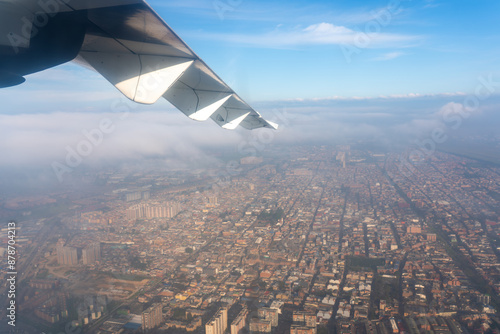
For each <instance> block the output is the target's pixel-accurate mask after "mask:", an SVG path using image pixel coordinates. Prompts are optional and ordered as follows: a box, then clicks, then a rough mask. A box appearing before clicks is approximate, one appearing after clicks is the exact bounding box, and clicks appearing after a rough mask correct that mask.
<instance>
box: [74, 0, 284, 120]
mask: <svg viewBox="0 0 500 334" xmlns="http://www.w3.org/2000/svg"><path fill="white" fill-rule="evenodd" d="M76 3H77V4H78V5H79V6H80V7H82V8H78V9H87V10H88V19H89V22H90V25H89V27H88V30H87V35H86V37H85V40H84V43H83V46H82V50H81V52H80V54H79V57H78V60H80V61H81V62H82V63H83V64H85V63H86V64H89V65H90V66H91V67H93V68H94V69H95V70H97V71H98V72H99V73H101V74H102V75H103V76H104V77H105V78H106V79H107V80H108V81H110V82H111V83H112V84H113V85H115V86H116V88H117V89H118V90H120V91H121V92H122V93H123V94H124V95H125V96H127V97H128V98H129V99H131V100H133V101H136V102H139V103H145V104H152V103H155V102H156V101H157V100H158V99H159V98H160V97H162V96H163V97H164V98H165V99H166V100H168V101H169V102H170V103H172V104H173V105H174V106H175V107H176V108H177V109H179V110H180V111H182V112H183V113H184V114H186V115H187V116H188V117H190V118H191V119H194V120H198V121H204V120H207V119H209V118H212V120H214V121H215V123H217V124H218V125H220V126H221V127H223V128H226V129H235V128H236V127H237V126H239V125H241V126H242V127H244V128H247V129H255V128H258V127H270V128H277V126H276V125H275V124H274V123H271V122H268V121H266V120H264V119H263V118H262V117H261V116H260V114H259V113H258V112H256V111H255V110H253V109H252V108H251V107H250V106H249V105H248V104H247V103H246V102H244V101H243V100H242V99H241V98H240V97H239V96H238V95H237V94H236V93H235V92H234V91H233V90H232V89H231V88H230V87H229V86H228V85H227V84H226V83H224V81H222V80H221V79H220V78H219V77H218V76H217V75H216V74H215V73H214V72H213V71H212V70H211V69H210V68H209V67H208V66H207V65H206V64H205V63H204V62H203V61H202V60H201V59H200V58H199V57H198V56H197V55H196V54H195V53H194V52H193V51H192V50H191V49H190V48H189V46H187V45H186V44H185V43H184V42H183V41H182V40H181V39H180V38H179V37H178V36H177V35H176V34H175V32H174V31H173V30H172V29H171V28H170V27H169V26H168V25H167V24H166V23H165V22H163V20H162V19H161V18H160V17H159V16H158V15H157V14H156V13H155V12H154V11H153V10H152V9H151V8H150V7H149V5H148V4H146V3H145V2H144V1H140V0H126V1H124V0H87V1H86V2H84V1H82V2H79V1H78V2H76ZM83 3H85V4H86V5H83Z"/></svg>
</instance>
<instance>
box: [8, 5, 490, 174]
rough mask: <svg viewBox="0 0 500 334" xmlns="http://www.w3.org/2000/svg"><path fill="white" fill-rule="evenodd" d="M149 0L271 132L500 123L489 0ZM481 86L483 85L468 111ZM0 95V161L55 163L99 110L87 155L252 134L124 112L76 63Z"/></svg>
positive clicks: (123, 154) (362, 133)
mask: <svg viewBox="0 0 500 334" xmlns="http://www.w3.org/2000/svg"><path fill="white" fill-rule="evenodd" d="M149 3H150V5H151V6H152V7H153V8H154V9H155V10H156V11H157V12H158V13H159V15H160V16H161V17H162V18H164V20H165V21H166V22H167V23H168V24H169V25H170V26H171V28H173V29H174V30H175V31H176V32H177V34H178V35H179V36H180V37H181V38H182V39H183V40H184V41H185V42H186V43H187V44H188V45H189V46H190V47H191V48H192V49H193V50H194V51H195V52H196V53H197V54H198V55H199V56H200V57H201V58H202V59H203V60H205V62H206V63H207V64H208V65H209V66H210V67H211V68H212V69H213V70H214V71H215V72H216V73H217V74H219V76H220V77H221V78H222V79H223V80H225V81H226V82H227V83H228V84H229V85H230V86H231V87H233V89H234V90H235V91H236V92H237V93H238V94H239V95H240V96H241V97H243V98H244V99H245V100H246V101H247V102H249V103H250V104H251V105H252V106H254V107H255V108H256V109H257V110H258V111H260V112H261V113H262V114H263V116H264V117H266V118H268V119H271V120H274V121H276V122H278V123H279V124H280V125H281V128H280V130H279V131H278V132H277V133H276V134H275V135H273V140H272V142H273V143H290V142H291V143H304V142H307V141H319V142H323V143H325V144H328V143H331V144H335V143H340V142H344V141H345V140H346V139H349V138H360V137H362V138H364V139H370V140H378V141H380V142H383V143H388V144H390V143H391V142H392V143H394V142H397V143H401V142H404V143H415V141H416V140H421V139H422V138H424V139H425V138H429V136H430V133H432V131H433V130H435V129H438V128H439V129H444V130H445V132H446V133H447V134H449V135H450V136H452V135H456V134H457V130H458V129H456V127H455V126H454V125H456V124H455V123H452V122H449V121H448V122H447V119H446V118H445V117H444V116H446V115H448V116H450V115H452V116H453V115H454V116H455V117H461V120H462V121H463V122H461V123H460V126H459V127H460V130H461V131H465V130H468V129H469V130H470V129H472V128H473V129H475V130H476V131H477V130H478V129H479V131H480V133H483V134H485V133H492V134H495V132H498V129H497V126H495V124H498V120H499V119H500V117H499V116H498V112H499V110H500V66H499V65H500V61H499V60H500V25H499V24H498V13H500V2H498V1H493V0H481V1H475V2H473V1H456V0H455V1H451V0H418V1H417V0H412V1H403V0H402V1H397V0H385V1H375V0H369V1H358V0H349V1H347V0H338V1H331V0H330V1H319V0H309V1H306V0H287V1H273V0H267V1H262V0H252V1H250V0H182V1H180V0H179V1H177V0H176V1H165V0H150V1H149ZM484 82H486V85H487V86H485V84H484ZM478 89H479V90H481V91H482V92H485V89H486V92H487V93H488V96H487V98H486V99H481V101H480V103H479V105H478V107H477V108H475V109H474V110H473V111H472V112H468V113H467V117H464V116H463V115H464V112H463V111H464V110H465V109H464V108H466V104H467V101H468V99H470V98H474V97H475V96H476V91H477V90H478ZM0 99H1V101H2V103H1V107H0V152H1V153H2V156H3V159H2V160H0V168H1V167H14V168H18V167H19V166H42V167H47V168H48V169H50V168H51V164H52V163H53V162H54V161H57V162H63V161H64V159H65V158H66V156H67V152H68V147H69V148H75V147H77V145H78V144H79V143H81V142H82V141H83V140H85V137H84V135H83V133H84V132H85V131H89V130H91V129H94V128H96V127H98V126H99V124H100V121H101V120H102V119H103V118H111V119H113V121H114V125H116V129H115V130H114V131H113V133H111V134H109V135H107V136H106V137H105V140H104V142H103V143H102V145H101V144H100V145H99V147H95V148H94V150H93V153H92V154H91V155H90V156H89V157H86V159H84V161H83V164H89V165H100V164H103V163H113V162H120V161H137V160H138V159H142V160H148V159H153V160H158V159H164V161H168V162H169V163H170V164H171V165H175V166H184V165H186V164H187V165H189V164H190V163H191V162H192V161H193V159H194V158H193V157H196V159H197V161H212V160H211V159H212V158H211V157H210V156H208V155H206V154H205V153H204V152H205V151H206V149H207V148H218V147H222V148H224V149H227V147H228V146H229V147H232V149H235V150H237V148H238V147H239V146H241V145H240V144H242V143H248V142H251V141H252V140H255V138H256V136H257V138H258V137H259V136H260V132H259V131H247V130H242V129H238V130H236V131H233V132H230V131H226V130H223V129H221V128H219V127H218V126H217V125H215V124H214V123H213V122H210V121H208V122H203V123H198V122H194V121H192V120H189V119H188V118H187V117H185V116H184V115H183V114H182V113H180V112H178V111H176V110H175V108H173V107H172V106H171V105H170V104H168V102H166V101H163V100H162V101H159V102H158V103H156V104H155V105H152V106H144V105H136V104H133V103H127V108H126V109H127V110H129V111H132V113H131V114H130V117H128V118H126V119H122V118H119V117H118V118H117V115H116V113H114V112H113V110H112V109H113V108H112V107H111V106H113V104H114V103H116V102H117V101H123V100H124V99H125V98H124V97H123V96H122V95H121V94H120V93H119V92H118V91H117V90H116V89H115V88H114V87H112V85H110V84H109V83H108V82H107V81H106V80H105V79H103V78H102V77H101V76H100V75H99V74H97V73H95V72H92V71H89V70H87V69H83V68H80V67H78V66H77V65H74V64H66V65H62V66H59V67H57V68H54V69H51V70H47V71H44V72H41V73H37V74H34V75H30V76H28V77H27V82H26V83H24V84H23V85H20V86H17V87H12V88H7V89H1V90H0ZM448 120H449V118H448ZM483 125H486V126H488V125H489V127H487V131H486V130H485V131H482V129H483V128H482V126H483ZM457 128H458V127H457ZM485 129H486V128H485ZM402 137H404V140H401V138H402ZM252 138H253V139H252ZM196 159H194V160H196ZM142 160H141V161H142Z"/></svg>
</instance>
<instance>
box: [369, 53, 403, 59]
mask: <svg viewBox="0 0 500 334" xmlns="http://www.w3.org/2000/svg"><path fill="white" fill-rule="evenodd" d="M404 55H406V53H405V52H389V53H386V54H383V55H381V56H379V57H376V58H374V59H373V60H374V61H387V60H393V59H396V58H399V57H401V56H404Z"/></svg>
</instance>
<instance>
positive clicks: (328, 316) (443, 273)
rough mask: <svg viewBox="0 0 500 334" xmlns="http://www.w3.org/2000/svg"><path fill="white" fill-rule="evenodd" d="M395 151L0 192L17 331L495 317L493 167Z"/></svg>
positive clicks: (277, 154)
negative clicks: (18, 193) (14, 254)
mask: <svg viewBox="0 0 500 334" xmlns="http://www.w3.org/2000/svg"><path fill="white" fill-rule="evenodd" d="M405 159H407V156H406V155H404V154H402V153H396V152H385V151H381V150H370V149H366V148H364V147H363V145H359V144H356V145H355V144H353V145H335V146H328V145H325V146H293V147H275V146H272V147H270V148H268V149H267V150H266V151H264V152H263V154H262V156H259V157H246V158H242V159H241V160H240V161H239V163H238V165H237V166H233V167H234V168H233V169H232V170H231V172H230V173H227V172H226V173H220V170H217V169H213V170H203V169H199V170H196V169H191V170H185V171H161V170H158V171H137V170H110V171H103V170H100V171H98V172H95V173H90V172H86V173H83V174H82V175H81V179H82V180H83V182H85V183H86V184H87V185H88V186H87V187H82V188H74V189H72V190H71V191H65V192H54V193H51V194H46V195H40V196H30V197H16V198H2V200H1V202H0V203H1V206H2V208H3V209H2V212H4V215H5V217H2V219H5V221H6V222H7V220H6V219H8V217H9V215H12V214H13V213H16V214H18V215H19V216H17V217H21V218H16V220H17V221H16V223H17V228H16V232H17V239H16V242H17V250H18V262H17V271H18V283H17V286H18V291H17V296H16V299H17V303H18V317H17V327H16V328H19V329H20V330H23V329H24V330H25V331H26V332H27V333H31V332H33V333H35V332H36V333H40V332H45V333H59V332H63V333H65V331H66V332H71V333H77V332H78V333H79V332H83V333H140V332H141V333H142V332H151V333H163V332H165V333H185V332H195V333H208V334H219V333H224V332H225V331H227V332H230V333H231V334H239V333H242V332H250V333H300V334H306V333H307V334H316V333H338V334H340V333H346V334H347V333H362V334H363V333H364V334H372V333H373V334H376V333H379V334H385V333H394V334H396V333H402V332H409V333H411V334H415V333H423V332H426V333H430V332H431V331H432V332H434V333H443V334H444V333H453V334H458V333H473V332H474V333H487V332H488V333H489V332H491V331H495V332H496V331H498V330H499V329H500V327H499V324H500V320H499V319H498V308H499V307H500V299H499V288H500V280H499V277H500V271H499V263H500V258H499V256H500V240H499V237H498V236H499V233H500V226H499V220H498V219H499V215H500V212H499V211H500V205H499V203H498V202H499V200H500V168H499V167H498V165H495V164H492V163H486V162H481V161H478V160H473V159H469V158H466V157H463V156H458V155H454V154H451V153H445V152H441V151H436V152H435V153H434V154H433V155H431V156H428V157H426V158H425V159H418V157H411V158H408V159H410V160H405ZM2 231H3V232H2V233H4V234H3V235H2V245H7V241H8V240H7V233H6V232H5V231H7V224H5V228H3V229H2ZM5 251H6V249H5V248H2V252H5ZM8 271H9V270H8V268H6V267H4V268H3V271H2V276H4V275H5V277H6V278H8V277H7V273H8ZM2 282H6V280H5V279H2ZM5 284H7V283H5ZM2 291H8V288H7V285H5V286H2ZM5 312H6V310H4V309H2V314H1V316H2V317H4V318H5V317H6V316H7V315H6V314H4V313H5ZM68 328H69V329H68ZM68 330H70V331H68Z"/></svg>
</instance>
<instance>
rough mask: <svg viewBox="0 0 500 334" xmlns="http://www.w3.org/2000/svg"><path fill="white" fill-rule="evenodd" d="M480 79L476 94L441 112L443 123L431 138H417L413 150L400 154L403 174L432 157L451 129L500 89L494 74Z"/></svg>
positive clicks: (400, 169)
mask: <svg viewBox="0 0 500 334" xmlns="http://www.w3.org/2000/svg"><path fill="white" fill-rule="evenodd" d="M478 81H479V83H478V85H477V86H476V88H475V90H474V94H471V95H468V96H466V97H465V98H464V100H463V101H462V103H461V104H458V103H457V104H453V105H451V106H450V107H449V108H447V109H446V110H444V112H443V113H442V114H440V116H441V118H442V121H443V124H442V125H440V126H438V127H436V128H434V129H433V130H432V131H431V133H430V136H429V138H426V139H424V140H416V141H415V146H416V148H414V149H412V150H411V151H410V150H407V151H406V152H403V153H402V154H401V155H400V156H399V163H398V169H399V172H400V173H401V174H403V175H405V176H408V173H414V172H415V167H414V166H415V164H417V163H418V162H419V161H423V160H425V159H427V158H429V157H431V156H432V155H433V154H434V153H435V152H436V150H437V149H438V146H439V145H441V144H444V143H445V142H446V141H447V140H448V139H449V136H448V134H449V132H450V131H452V130H453V131H456V130H458V129H459V128H460V127H461V126H462V124H463V122H464V120H467V119H468V118H469V117H471V115H473V114H474V113H476V112H478V111H479V109H480V107H481V103H482V102H484V101H486V100H487V99H489V98H490V97H491V96H493V95H494V94H495V93H497V92H498V91H499V89H500V81H495V79H494V78H493V74H489V75H488V76H487V77H484V76H480V77H479V78H478ZM408 151H409V152H408Z"/></svg>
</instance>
